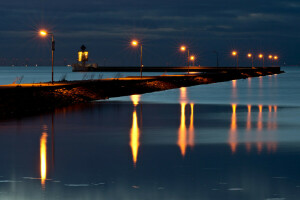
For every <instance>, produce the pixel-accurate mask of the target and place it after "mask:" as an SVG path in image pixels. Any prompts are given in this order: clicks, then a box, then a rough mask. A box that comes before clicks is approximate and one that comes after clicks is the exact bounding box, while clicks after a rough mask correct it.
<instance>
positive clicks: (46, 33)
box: [40, 30, 55, 84]
mask: <svg viewBox="0 0 300 200" xmlns="http://www.w3.org/2000/svg"><path fill="white" fill-rule="evenodd" d="M40 35H41V36H42V37H46V36H47V35H50V36H51V41H52V42H51V44H52V45H51V50H52V76H51V77H52V78H51V83H52V84H53V64H54V51H55V41H54V35H53V33H49V32H47V31H46V30H40Z"/></svg>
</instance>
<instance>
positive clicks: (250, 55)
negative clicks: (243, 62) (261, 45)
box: [247, 53, 253, 68]
mask: <svg viewBox="0 0 300 200" xmlns="http://www.w3.org/2000/svg"><path fill="white" fill-rule="evenodd" d="M247 56H248V58H251V62H252V68H253V55H252V54H251V53H248V55H247Z"/></svg>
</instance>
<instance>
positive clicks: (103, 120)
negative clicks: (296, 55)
mask: <svg viewBox="0 0 300 200" xmlns="http://www.w3.org/2000/svg"><path fill="white" fill-rule="evenodd" d="M5 70H6V71H5V73H4V72H3V73H0V74H1V75H0V76H1V80H2V81H3V80H4V79H5V78H4V75H3V74H6V75H5V76H7V74H8V73H12V77H13V75H16V74H22V73H24V72H19V71H17V72H16V71H15V72H14V73H13V72H12V71H10V70H9V69H5ZM7 70H8V71H7ZM22 70H23V69H22ZM64 70H69V69H64ZM64 70H62V73H66V72H65V71H64ZM283 70H284V71H286V73H284V74H280V75H272V76H266V77H257V78H251V79H250V80H249V79H244V80H236V81H229V82H223V83H215V84H210V85H198V86H193V87H188V88H180V89H173V90H168V91H162V92H155V93H149V94H143V95H140V96H139V95H138V96H131V97H118V98H111V99H108V100H101V101H95V102H92V103H89V104H84V105H76V106H70V107H67V108H62V109H56V110H55V112H53V113H47V114H43V115H39V116H32V117H26V118H22V119H18V120H9V121H1V122H0V151H1V152H2V153H0V162H1V165H0V198H1V199H225V200H232V199H246V200H248V199H249V200H250V199H251V200H252V199H264V200H267V199H269V200H270V199H271V200H279V199H280V200H282V199H295V200H296V199H299V198H300V173H299V168H300V162H299V156H300V134H299V130H300V124H299V119H300V117H299V116H300V105H299V104H300V103H299V102H300V97H299V91H300V90H299V87H300V80H299V78H298V77H300V69H298V68H296V67H286V68H283ZM0 72H1V69H0ZM43 73H44V72H43ZM43 73H41V72H38V73H36V74H39V75H41V74H43ZM69 73H70V76H69V77H74V78H75V77H76V76H78V77H80V76H82V74H81V73H78V74H73V73H72V72H69ZM33 74H34V75H33ZM33 74H32V73H29V74H28V75H27V76H28V77H31V78H32V77H33V76H36V74H35V73H33ZM71 74H72V75H71ZM44 75H45V77H44V79H46V75H47V73H45V74H44ZM104 76H111V75H109V74H106V75H104ZM24 77H25V75H24ZM24 79H25V78H24ZM41 80H42V79H41ZM45 166H46V167H45Z"/></svg>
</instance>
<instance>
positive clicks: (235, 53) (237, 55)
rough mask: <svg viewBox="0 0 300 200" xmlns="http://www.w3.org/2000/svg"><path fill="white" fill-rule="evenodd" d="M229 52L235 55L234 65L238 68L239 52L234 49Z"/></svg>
mask: <svg viewBox="0 0 300 200" xmlns="http://www.w3.org/2000/svg"><path fill="white" fill-rule="evenodd" d="M231 54H232V55H233V56H236V67H237V68H238V67H239V54H238V52H236V51H233V52H232V53H231Z"/></svg>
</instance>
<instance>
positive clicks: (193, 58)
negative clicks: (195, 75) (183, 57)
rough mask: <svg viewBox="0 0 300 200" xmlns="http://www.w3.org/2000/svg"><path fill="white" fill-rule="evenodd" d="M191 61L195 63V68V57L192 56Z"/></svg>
mask: <svg viewBox="0 0 300 200" xmlns="http://www.w3.org/2000/svg"><path fill="white" fill-rule="evenodd" d="M190 60H191V61H192V62H193V66H195V56H190Z"/></svg>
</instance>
